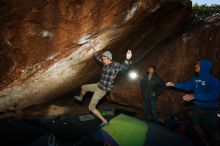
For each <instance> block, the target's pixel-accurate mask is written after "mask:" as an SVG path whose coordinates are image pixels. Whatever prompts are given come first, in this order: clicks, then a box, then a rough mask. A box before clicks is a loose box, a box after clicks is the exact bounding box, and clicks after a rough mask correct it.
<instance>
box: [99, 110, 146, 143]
mask: <svg viewBox="0 0 220 146" xmlns="http://www.w3.org/2000/svg"><path fill="white" fill-rule="evenodd" d="M102 129H103V130H104V131H105V132H106V133H108V134H109V135H110V136H111V137H112V138H113V139H114V140H115V141H116V142H117V143H118V144H119V145H120V146H143V145H144V142H145V137H146V133H147V130H148V126H147V124H146V123H145V122H143V121H141V120H138V119H136V118H132V117H129V116H126V115H124V114H120V115H118V116H117V117H115V118H113V119H112V120H111V121H110V122H109V125H108V126H105V127H103V128H102Z"/></svg>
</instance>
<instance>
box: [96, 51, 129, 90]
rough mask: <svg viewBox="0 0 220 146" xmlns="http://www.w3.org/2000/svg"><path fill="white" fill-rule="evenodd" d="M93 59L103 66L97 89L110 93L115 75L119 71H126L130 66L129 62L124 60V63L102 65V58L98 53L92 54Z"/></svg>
mask: <svg viewBox="0 0 220 146" xmlns="http://www.w3.org/2000/svg"><path fill="white" fill-rule="evenodd" d="M94 57H95V59H96V60H97V61H98V62H99V63H101V64H102V65H103V68H102V73H101V79H100V80H99V83H98V85H99V88H100V89H102V90H104V91H110V90H111V88H112V86H113V84H114V80H115V77H116V75H117V73H118V72H119V71H121V70H126V69H128V66H129V65H130V64H131V61H128V60H125V61H124V63H119V62H112V63H111V64H108V65H104V64H103V62H102V58H101V57H100V55H99V54H98V53H95V54H94Z"/></svg>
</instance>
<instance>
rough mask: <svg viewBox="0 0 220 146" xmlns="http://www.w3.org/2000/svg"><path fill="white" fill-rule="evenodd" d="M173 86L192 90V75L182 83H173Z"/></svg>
mask: <svg viewBox="0 0 220 146" xmlns="http://www.w3.org/2000/svg"><path fill="white" fill-rule="evenodd" d="M175 88H177V89H181V90H185V91H192V90H193V89H194V77H193V78H192V79H190V80H188V81H186V82H184V83H175Z"/></svg>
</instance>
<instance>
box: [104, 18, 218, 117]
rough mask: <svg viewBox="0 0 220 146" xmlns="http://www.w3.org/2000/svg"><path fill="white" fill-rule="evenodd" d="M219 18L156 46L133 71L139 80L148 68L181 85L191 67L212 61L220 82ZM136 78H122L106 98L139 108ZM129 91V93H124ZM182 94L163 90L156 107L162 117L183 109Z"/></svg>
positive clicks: (191, 69)
mask: <svg viewBox="0 0 220 146" xmlns="http://www.w3.org/2000/svg"><path fill="white" fill-rule="evenodd" d="M219 40H220V15H218V16H216V17H215V18H208V19H207V20H206V22H205V24H203V25H199V26H191V27H190V28H189V30H188V31H186V32H185V33H182V34H180V35H178V36H176V37H175V38H173V39H171V40H169V41H167V42H166V43H165V44H162V45H159V46H158V47H156V48H155V49H153V50H152V51H151V52H149V53H148V54H147V55H145V56H144V58H143V59H142V60H141V61H140V62H139V63H138V64H137V65H135V66H134V67H133V70H136V71H137V72H138V73H139V75H140V76H142V75H143V74H144V73H145V72H146V71H147V67H148V66H149V65H151V64H154V65H156V67H157V72H158V74H159V76H160V77H161V78H162V79H163V81H164V82H167V81H173V82H183V81H185V80H188V79H190V77H192V76H193V75H194V66H195V64H196V62H197V61H198V60H199V59H200V58H206V59H210V60H211V61H213V63H214V64H213V70H212V73H213V74H214V75H215V76H216V77H217V78H218V79H220V64H219V60H220V41H219ZM139 82H140V78H139V79H137V80H130V79H129V78H128V76H123V78H121V79H120V80H119V81H118V82H117V84H116V87H115V88H114V90H113V92H112V94H110V96H109V97H108V98H109V99H110V100H113V101H115V102H119V103H122V104H125V105H133V106H136V107H142V105H143V99H142V96H141V91H140V87H139ZM128 91H129V92H128ZM183 95H184V93H183V92H180V91H176V90H172V89H165V90H164V92H163V93H162V94H161V95H160V96H159V97H158V99H157V101H158V102H157V103H158V107H159V112H160V114H161V115H162V116H167V115H170V114H171V115H172V114H176V113H181V112H183V110H185V109H187V105H189V104H187V103H184V102H183V101H182V96H183Z"/></svg>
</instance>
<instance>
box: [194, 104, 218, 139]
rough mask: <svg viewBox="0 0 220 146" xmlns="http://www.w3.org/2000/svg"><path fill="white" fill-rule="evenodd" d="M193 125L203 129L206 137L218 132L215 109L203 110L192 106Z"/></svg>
mask: <svg viewBox="0 0 220 146" xmlns="http://www.w3.org/2000/svg"><path fill="white" fill-rule="evenodd" d="M192 119H193V125H194V126H200V127H201V128H202V129H204V132H205V133H206V135H213V133H216V132H217V131H218V116H217V109H203V108H200V107H197V106H195V105H194V106H193V113H192Z"/></svg>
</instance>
